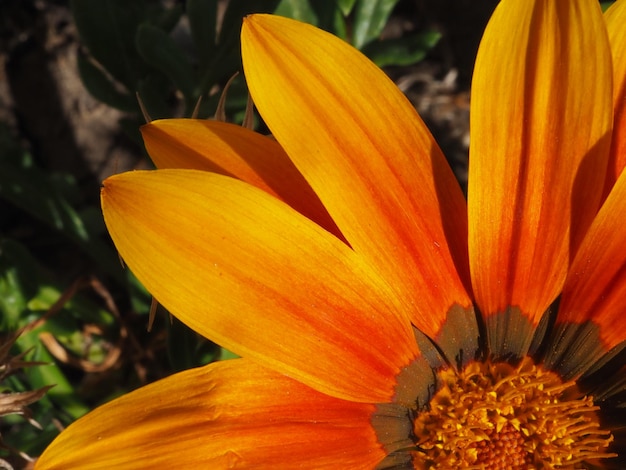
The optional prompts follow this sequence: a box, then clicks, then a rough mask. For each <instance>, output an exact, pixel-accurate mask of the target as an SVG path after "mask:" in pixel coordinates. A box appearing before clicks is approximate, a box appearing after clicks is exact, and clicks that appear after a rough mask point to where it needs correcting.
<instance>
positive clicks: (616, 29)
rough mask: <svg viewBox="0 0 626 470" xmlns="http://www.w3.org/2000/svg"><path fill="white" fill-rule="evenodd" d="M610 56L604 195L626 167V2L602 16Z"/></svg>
mask: <svg viewBox="0 0 626 470" xmlns="http://www.w3.org/2000/svg"><path fill="white" fill-rule="evenodd" d="M604 19H605V20H606V27H607V29H608V31H609V40H610V42H611V52H612V53H613V78H614V84H613V106H614V113H615V122H614V123H613V141H612V143H611V155H610V157H609V168H608V172H607V180H606V183H605V194H608V192H609V191H610V190H611V188H612V187H613V184H614V183H615V181H616V180H617V178H618V177H619V175H620V174H621V172H622V170H623V169H624V166H626V27H625V26H626V2H624V1H623V0H622V1H620V2H615V3H614V4H613V5H611V7H610V8H609V9H608V10H607V11H606V13H605V14H604Z"/></svg>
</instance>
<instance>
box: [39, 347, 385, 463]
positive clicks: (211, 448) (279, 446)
mask: <svg viewBox="0 0 626 470" xmlns="http://www.w3.org/2000/svg"><path fill="white" fill-rule="evenodd" d="M373 411H374V406H373V405H370V404H360V403H352V402H346V401H343V400H339V399H336V398H331V397H328V396H326V395H323V394H321V393H319V392H316V391H314V390H312V389H310V388H308V387H307V386H305V385H302V384H300V383H298V382H296V381H294V380H291V379H289V378H287V377H285V376H281V375H279V374H276V373H275V372H272V371H269V370H267V369H264V368H261V367H260V366H258V365H256V364H254V363H253V362H250V361H247V360H245V359H235V360H231V361H223V362H218V363H214V364H211V365H209V366H205V367H202V368H198V369H192V370H187V371H184V372H181V373H178V374H175V375H173V376H171V377H168V378H166V379H164V380H161V381H159V382H156V383H154V384H151V385H148V386H146V387H143V388H141V389H139V390H136V391H134V392H132V393H129V394H127V395H124V396H123V397H121V398H118V399H117V400H114V401H112V402H111V403H108V404H106V405H104V406H101V407H100V408H97V409H96V410H94V411H92V412H91V413H89V414H88V415H86V416H85V417H83V418H81V419H80V420H78V421H77V422H76V423H74V424H72V425H71V426H70V427H69V428H67V430H65V431H63V432H62V433H61V435H60V436H59V437H58V438H57V439H56V440H55V441H54V442H53V443H52V445H51V446H50V447H48V449H47V450H46V451H45V453H44V454H43V455H42V456H41V458H40V459H39V460H38V462H37V465H36V467H35V468H36V469H37V470H44V469H45V470H54V469H59V470H67V469H70V468H71V469H72V470H78V469H89V470H99V469H112V468H124V469H146V468H258V469H261V468H268V469H274V468H281V469H289V468H329V469H330V468H333V469H335V468H355V469H356V468H363V469H365V468H374V466H375V465H376V464H377V463H378V462H379V461H380V460H382V458H383V457H384V452H383V451H382V449H381V446H380V444H378V442H377V440H376V435H375V432H374V430H373V428H372V426H371V425H370V423H369V420H370V417H371V415H372V413H373Z"/></svg>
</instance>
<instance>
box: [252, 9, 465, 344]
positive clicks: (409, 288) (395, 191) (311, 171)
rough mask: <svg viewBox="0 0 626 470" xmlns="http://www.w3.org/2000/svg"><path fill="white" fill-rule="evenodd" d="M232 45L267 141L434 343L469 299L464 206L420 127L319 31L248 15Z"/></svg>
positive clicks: (354, 54)
mask: <svg viewBox="0 0 626 470" xmlns="http://www.w3.org/2000/svg"><path fill="white" fill-rule="evenodd" d="M241 40H242V58H243V64H244V72H245V75H246V80H247V82H248V86H249V89H250V93H251V95H252V97H253V99H254V102H255V104H256V106H257V108H258V109H259V112H260V113H261V115H262V117H263V119H264V120H265V122H266V123H267V125H268V127H269V128H270V130H271V131H272V134H273V135H274V136H275V137H276V139H277V140H278V141H279V142H280V144H281V145H282V146H283V148H284V149H285V151H286V152H287V153H288V154H289V156H290V157H291V159H292V160H293V161H294V163H295V165H296V167H297V168H298V169H299V170H300V171H301V173H302V174H303V175H304V177H305V178H306V179H307V181H308V182H309V183H310V184H311V186H312V187H313V189H314V191H315V192H316V193H317V194H318V196H319V197H320V199H321V200H322V202H323V204H324V205H325V206H326V208H327V209H328V212H329V213H330V215H331V216H332V218H333V220H335V222H336V223H337V226H338V227H339V229H340V230H341V232H342V233H343V234H344V236H345V237H346V239H347V240H348V242H349V243H350V245H351V246H352V247H353V248H354V250H355V251H356V252H357V253H360V254H362V255H363V256H366V257H367V258H368V259H369V260H370V261H371V262H372V263H373V264H374V265H375V266H376V267H377V269H378V270H379V272H380V273H381V275H382V277H384V278H385V279H386V280H387V281H388V282H389V285H390V286H392V288H393V289H394V290H395V292H396V297H397V298H402V299H404V310H405V311H406V312H407V314H408V315H410V318H411V320H412V321H413V322H414V323H415V325H416V326H418V327H419V328H420V329H422V330H423V331H424V332H426V333H427V334H430V335H433V336H434V335H435V334H436V333H437V331H438V330H439V327H440V326H441V323H442V322H443V320H444V318H445V312H447V311H448V309H449V308H450V307H451V306H452V305H453V304H455V303H458V304H461V305H463V306H469V305H470V303H471V302H470V300H469V297H468V294H467V293H466V290H465V288H464V282H465V284H469V282H467V281H468V279H469V277H468V275H467V272H468V271H467V260H466V256H467V255H466V238H465V237H466V221H465V219H466V210H465V201H464V199H463V196H462V193H461V191H460V188H459V186H458V184H457V182H456V180H455V179H454V176H453V174H452V172H451V170H450V168H449V166H448V164H447V162H446V161H445V159H444V157H443V155H442V154H441V151H440V150H439V148H438V147H437V145H436V143H435V142H434V140H433V138H432V136H431V135H430V133H429V132H428V130H427V129H426V127H425V125H424V123H423V122H422V121H421V120H420V118H419V116H418V115H417V113H416V111H415V110H414V109H413V107H412V106H411V104H410V103H409V102H408V100H407V99H406V98H405V97H404V96H403V95H402V93H400V91H399V90H398V89H397V87H396V86H395V85H394V84H393V83H392V82H391V81H390V80H389V79H388V78H387V77H386V76H385V75H384V73H383V72H382V71H381V70H380V69H378V68H377V67H376V66H375V65H374V64H373V63H371V62H370V61H369V60H368V59H366V58H365V57H364V56H363V55H361V54H360V53H359V52H358V51H356V50H355V49H353V48H352V47H350V46H349V45H347V44H346V43H345V42H343V41H342V40H340V39H338V38H336V37H334V36H332V35H330V34H328V33H326V32H323V31H321V30H319V29H316V28H314V27H312V26H310V25H305V24H302V23H299V22H297V21H294V20H289V19H286V18H280V17H274V16H266V15H252V16H249V17H248V18H246V20H245V22H244V26H243V30H242V37H241ZM457 270H458V271H460V273H461V274H460V275H459V274H458V273H457Z"/></svg>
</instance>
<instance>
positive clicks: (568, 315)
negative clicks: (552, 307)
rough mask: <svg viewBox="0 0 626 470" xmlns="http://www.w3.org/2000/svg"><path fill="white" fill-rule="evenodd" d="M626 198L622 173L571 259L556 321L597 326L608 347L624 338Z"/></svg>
mask: <svg viewBox="0 0 626 470" xmlns="http://www.w3.org/2000/svg"><path fill="white" fill-rule="evenodd" d="M625 201H626V173H622V175H621V176H620V178H619V179H618V180H617V183H616V184H615V186H614V188H613V191H611V193H610V194H609V197H608V198H607V200H606V202H605V203H604V205H603V206H602V209H601V210H600V212H599V213H598V216H597V217H596V219H595V220H594V222H593V224H592V226H591V227H590V229H589V232H588V233H587V236H586V237H585V239H584V241H583V243H582V245H581V247H580V250H579V252H578V254H577V255H576V258H574V262H573V263H572V268H571V270H570V273H569V276H568V278H567V282H566V284H565V287H564V290H563V297H562V299H561V306H560V309H559V318H558V320H559V322H563V323H565V322H572V323H578V324H582V323H584V322H586V321H593V322H594V323H596V324H597V325H599V326H600V339H601V340H602V341H603V342H604V345H605V347H607V348H611V347H613V346H615V345H617V344H618V343H620V342H621V341H624V340H626V325H625V324H624V321H623V320H624V299H626V249H625V244H626V223H624V221H626V204H625Z"/></svg>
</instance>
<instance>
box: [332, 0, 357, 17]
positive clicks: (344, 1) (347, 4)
mask: <svg viewBox="0 0 626 470" xmlns="http://www.w3.org/2000/svg"><path fill="white" fill-rule="evenodd" d="M355 3H356V0H337V6H338V7H339V10H341V14H342V15H343V16H348V15H349V14H350V12H351V11H352V9H353V8H354V5H355Z"/></svg>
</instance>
